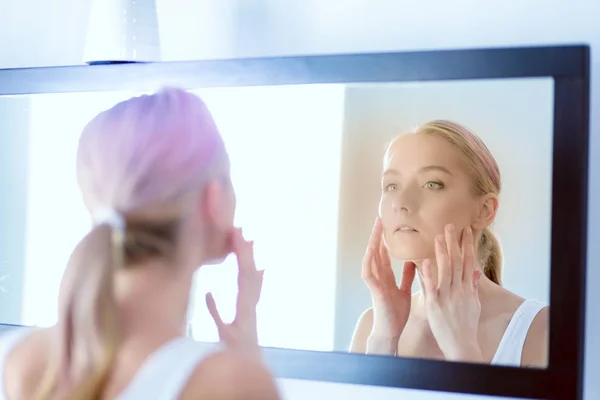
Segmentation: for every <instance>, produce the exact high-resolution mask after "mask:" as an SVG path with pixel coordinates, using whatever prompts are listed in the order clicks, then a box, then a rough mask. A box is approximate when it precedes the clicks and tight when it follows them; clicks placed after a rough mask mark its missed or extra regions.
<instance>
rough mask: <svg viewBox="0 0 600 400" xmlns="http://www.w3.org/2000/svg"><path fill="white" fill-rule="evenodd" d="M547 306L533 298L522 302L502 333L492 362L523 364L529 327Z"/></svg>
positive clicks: (507, 364) (510, 364)
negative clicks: (522, 358) (522, 359)
mask: <svg viewBox="0 0 600 400" xmlns="http://www.w3.org/2000/svg"><path fill="white" fill-rule="evenodd" d="M546 306H547V304H545V303H542V302H540V301H537V300H532V299H527V300H525V301H524V302H523V303H521V305H520V306H519V308H517V310H516V311H515V313H514V314H513V316H512V318H511V319H510V322H509V323H508V326H507V327H506V330H505V331H504V335H502V339H501V340H500V344H499V345H498V349H497V350H496V354H495V355H494V359H493V360H492V364H494V365H505V366H514V367H518V366H520V365H521V356H522V353H523V346H524V345H525V340H526V339H527V334H528V332H529V328H530V327H531V324H532V323H533V320H534V319H535V317H536V316H537V315H538V313H539V312H540V311H541V310H542V309H543V308H544V307H546Z"/></svg>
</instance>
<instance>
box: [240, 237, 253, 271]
mask: <svg viewBox="0 0 600 400" xmlns="http://www.w3.org/2000/svg"><path fill="white" fill-rule="evenodd" d="M235 256H236V258H237V262H238V269H239V270H240V271H256V263H255V262H254V242H253V241H246V240H244V239H243V238H241V237H240V239H239V242H238V244H237V246H236V249H235Z"/></svg>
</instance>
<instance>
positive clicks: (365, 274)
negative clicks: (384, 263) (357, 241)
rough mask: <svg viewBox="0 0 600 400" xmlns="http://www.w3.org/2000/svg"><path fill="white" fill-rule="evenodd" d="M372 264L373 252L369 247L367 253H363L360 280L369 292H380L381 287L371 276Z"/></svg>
mask: <svg viewBox="0 0 600 400" xmlns="http://www.w3.org/2000/svg"><path fill="white" fill-rule="evenodd" d="M373 263H374V251H373V249H371V248H370V247H369V248H367V252H366V253H365V257H364V258H363V263H362V272H361V275H362V279H363V281H365V284H366V285H367V287H368V288H369V290H370V291H371V292H379V291H381V289H382V288H381V285H380V283H379V282H378V281H377V279H376V278H375V276H374V275H373V268H372V264H373Z"/></svg>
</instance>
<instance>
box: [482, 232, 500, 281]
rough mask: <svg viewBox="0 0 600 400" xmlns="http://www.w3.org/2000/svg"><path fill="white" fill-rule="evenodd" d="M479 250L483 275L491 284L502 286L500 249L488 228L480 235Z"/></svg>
mask: <svg viewBox="0 0 600 400" xmlns="http://www.w3.org/2000/svg"><path fill="white" fill-rule="evenodd" d="M480 249H481V251H480V254H481V261H482V266H483V273H484V274H485V276H486V277H488V279H490V280H491V281H492V282H494V283H496V284H498V285H502V249H501V248H500V243H498V239H497V238H496V236H495V235H494V233H493V232H492V231H491V229H490V228H485V229H484V230H483V232H482V233H481V245H480Z"/></svg>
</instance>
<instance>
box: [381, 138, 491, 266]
mask: <svg viewBox="0 0 600 400" xmlns="http://www.w3.org/2000/svg"><path fill="white" fill-rule="evenodd" d="M471 187H472V185H471V181H470V177H469V176H468V175H467V173H466V171H465V169H464V167H463V166H462V165H461V159H460V154H459V153H458V151H457V150H456V149H455V148H453V146H452V145H451V144H450V143H448V142H447V141H446V140H444V139H443V138H439V137H435V136H430V135H423V134H421V135H414V134H413V135H411V134H409V135H406V136H402V137H400V138H398V139H397V140H395V141H394V142H393V143H392V145H391V147H390V148H389V150H388V153H387V157H386V159H385V160H384V166H383V175H382V180H381V188H382V191H381V200H380V203H379V215H380V217H381V221H382V224H383V230H384V239H385V242H386V244H387V247H388V248H389V250H390V252H391V254H392V256H393V257H394V258H397V259H400V260H411V261H418V260H423V259H425V258H433V257H434V254H435V253H434V239H435V236H436V235H439V234H442V233H443V232H444V227H445V226H446V224H449V223H452V224H454V226H455V227H456V229H457V232H462V230H463V229H464V228H466V227H467V226H471V225H472V223H473V221H474V220H475V219H477V217H478V214H479V210H480V204H479V201H478V199H477V198H476V196H474V195H473V192H472V189H471Z"/></svg>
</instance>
